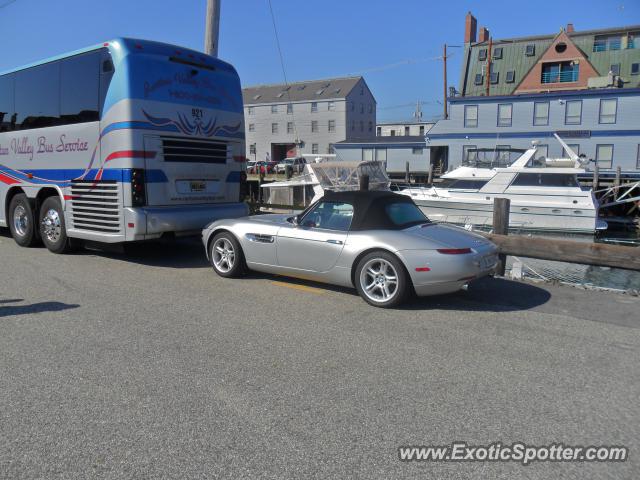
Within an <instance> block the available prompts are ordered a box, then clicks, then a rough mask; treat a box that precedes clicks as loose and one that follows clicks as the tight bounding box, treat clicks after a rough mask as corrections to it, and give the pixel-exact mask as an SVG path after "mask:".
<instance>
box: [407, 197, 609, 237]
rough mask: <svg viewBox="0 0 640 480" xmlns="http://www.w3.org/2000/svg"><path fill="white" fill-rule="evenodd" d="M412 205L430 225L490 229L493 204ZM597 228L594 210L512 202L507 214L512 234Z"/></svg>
mask: <svg viewBox="0 0 640 480" xmlns="http://www.w3.org/2000/svg"><path fill="white" fill-rule="evenodd" d="M414 201H415V203H416V205H418V207H420V209H421V210H422V211H423V212H424V213H425V214H426V215H427V216H428V217H429V218H430V219H431V220H433V221H438V222H446V223H453V224H456V225H464V226H467V225H472V226H474V227H480V228H486V229H490V228H491V227H492V225H493V203H489V202H487V203H476V202H473V203H471V202H464V201H443V200H429V199H416V198H414ZM578 212H579V213H578ZM596 225H597V212H596V210H595V209H585V208H574V209H572V208H562V207H558V206H548V207H547V206H540V205H526V204H519V203H513V202H512V203H511V210H510V212H509V228H510V229H511V230H519V231H522V230H524V231H543V232H544V231H549V232H570V233H581V234H593V233H594V232H595V230H596Z"/></svg>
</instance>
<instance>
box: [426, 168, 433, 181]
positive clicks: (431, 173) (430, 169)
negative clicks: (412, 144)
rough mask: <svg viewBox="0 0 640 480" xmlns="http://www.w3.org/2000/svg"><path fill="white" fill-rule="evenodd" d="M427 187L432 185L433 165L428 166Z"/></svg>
mask: <svg viewBox="0 0 640 480" xmlns="http://www.w3.org/2000/svg"><path fill="white" fill-rule="evenodd" d="M427 185H433V165H429V177H428V178H427Z"/></svg>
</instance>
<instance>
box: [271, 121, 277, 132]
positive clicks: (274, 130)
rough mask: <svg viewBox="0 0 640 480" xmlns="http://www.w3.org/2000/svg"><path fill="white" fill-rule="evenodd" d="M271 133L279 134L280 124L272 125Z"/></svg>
mask: <svg viewBox="0 0 640 480" xmlns="http://www.w3.org/2000/svg"><path fill="white" fill-rule="evenodd" d="M271 133H278V124H277V123H272V124H271Z"/></svg>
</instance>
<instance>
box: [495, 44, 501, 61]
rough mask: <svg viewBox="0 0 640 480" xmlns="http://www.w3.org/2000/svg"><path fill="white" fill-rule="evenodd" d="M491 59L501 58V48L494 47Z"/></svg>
mask: <svg viewBox="0 0 640 480" xmlns="http://www.w3.org/2000/svg"><path fill="white" fill-rule="evenodd" d="M493 58H494V59H495V60H500V59H501V58H502V47H496V48H494V49H493Z"/></svg>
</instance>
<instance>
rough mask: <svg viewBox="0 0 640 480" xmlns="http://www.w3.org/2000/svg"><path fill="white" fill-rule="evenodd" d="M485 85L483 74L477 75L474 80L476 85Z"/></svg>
mask: <svg viewBox="0 0 640 480" xmlns="http://www.w3.org/2000/svg"><path fill="white" fill-rule="evenodd" d="M483 83H484V75H482V74H481V73H476V76H475V77H474V79H473V84H474V85H482V84H483Z"/></svg>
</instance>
